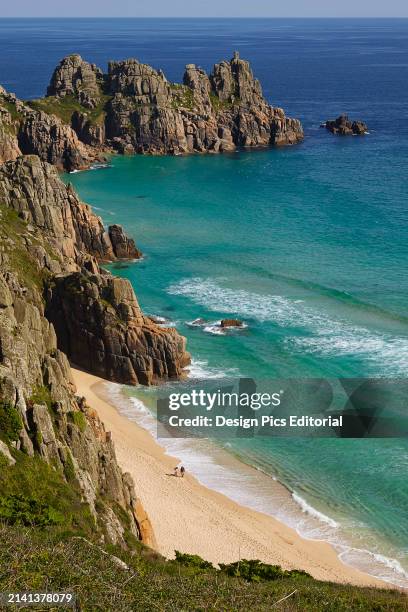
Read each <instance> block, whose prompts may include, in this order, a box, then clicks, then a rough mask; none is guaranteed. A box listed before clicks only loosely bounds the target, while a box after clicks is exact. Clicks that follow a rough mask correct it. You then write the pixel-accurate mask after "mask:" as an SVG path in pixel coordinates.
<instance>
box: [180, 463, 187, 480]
mask: <svg viewBox="0 0 408 612" xmlns="http://www.w3.org/2000/svg"><path fill="white" fill-rule="evenodd" d="M185 471H186V470H185V469H184V466H183V465H182V466H181V468H180V476H181V477H182V478H183V476H184V473H185Z"/></svg>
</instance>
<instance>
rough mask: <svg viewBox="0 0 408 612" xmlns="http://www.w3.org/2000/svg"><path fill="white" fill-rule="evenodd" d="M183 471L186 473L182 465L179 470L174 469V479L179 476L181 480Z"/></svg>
mask: <svg viewBox="0 0 408 612" xmlns="http://www.w3.org/2000/svg"><path fill="white" fill-rule="evenodd" d="M185 471H186V470H185V469H184V466H183V465H182V466H181V468H180V470H179V468H178V466H176V467H175V468H174V476H176V477H177V476H178V475H179V474H180V476H181V478H183V476H184V474H185Z"/></svg>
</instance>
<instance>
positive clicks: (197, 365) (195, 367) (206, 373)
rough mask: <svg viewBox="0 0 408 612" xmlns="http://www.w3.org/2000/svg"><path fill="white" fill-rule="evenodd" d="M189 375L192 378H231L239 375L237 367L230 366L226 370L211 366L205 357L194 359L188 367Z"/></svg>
mask: <svg viewBox="0 0 408 612" xmlns="http://www.w3.org/2000/svg"><path fill="white" fill-rule="evenodd" d="M186 370H187V372H188V377H189V378H190V379H192V380H210V379H214V380H215V379H221V378H231V377H237V376H239V375H240V374H239V372H238V369H237V368H228V369H226V370H217V369H215V368H210V367H209V365H208V362H207V361H205V360H203V359H201V360H200V359H192V360H191V364H190V365H189V366H187V368H186Z"/></svg>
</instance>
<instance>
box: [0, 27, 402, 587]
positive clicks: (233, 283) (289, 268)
mask: <svg viewBox="0 0 408 612" xmlns="http://www.w3.org/2000/svg"><path fill="white" fill-rule="evenodd" d="M234 49H238V50H239V51H240V53H241V56H242V57H244V58H246V59H249V60H250V61H251V62H252V66H253V70H254V72H255V74H256V76H257V77H258V78H259V79H260V81H261V83H262V86H263V89H264V93H265V95H266V97H267V98H268V99H269V100H270V102H271V103H273V104H274V105H277V106H282V107H284V108H285V110H286V111H287V113H288V114H291V115H293V116H296V117H299V118H300V119H301V120H302V121H303V123H304V126H305V135H306V138H305V141H304V143H303V144H301V145H298V146H296V147H291V148H285V149H279V150H263V151H256V152H238V153H235V154H231V155H224V156H192V157H188V158H180V157H176V158H170V157H164V158H151V157H135V158H119V157H116V158H113V160H112V167H111V168H108V169H105V170H100V171H91V172H84V173H78V174H75V175H70V176H69V180H70V181H72V182H73V183H74V185H75V186H76V188H77V189H78V191H79V193H80V195H81V197H82V198H83V199H84V200H85V201H87V202H89V203H90V204H92V205H94V206H95V207H96V208H97V211H98V212H99V214H101V215H102V217H103V219H104V221H106V222H107V223H110V222H117V223H122V224H123V225H125V226H126V228H127V229H128V230H129V231H130V233H131V234H132V235H133V236H134V238H135V239H136V241H137V243H138V245H139V246H140V247H141V249H142V250H143V252H144V253H145V254H146V258H145V260H144V261H143V262H141V263H139V264H135V265H130V266H129V267H122V268H121V269H117V270H114V271H115V273H120V274H121V275H124V276H127V277H128V278H129V279H130V280H131V281H132V283H133V284H134V286H135V289H136V291H137V295H138V297H139V300H140V302H141V305H142V306H143V308H144V309H145V311H146V312H150V313H154V314H157V315H162V316H165V317H167V318H170V319H171V320H172V321H174V322H175V323H176V325H177V327H178V328H179V329H180V331H181V332H182V333H183V334H184V335H186V336H187V337H188V342H189V349H190V351H191V353H192V355H193V357H194V360H195V363H196V371H199V370H200V369H201V371H204V372H207V373H208V374H211V375H215V374H217V375H222V374H223V373H225V375H228V374H231V373H235V374H238V373H239V374H242V375H246V376H258V377H263V378H268V377H273V376H283V377H285V376H294V375H297V376H316V375H318V376H327V377H337V376H394V377H405V376H406V373H407V367H408V307H407V295H408V275H407V263H408V240H407V238H408V231H407V220H408V219H407V217H408V215H407V201H408V183H407V180H406V178H407V161H408V127H407V126H408V121H407V119H408V105H407V98H408V96H407V94H408V79H407V77H408V20H323V19H322V20H284V19H282V20H232V21H228V20H150V19H146V20H129V19H127V20H125V19H123V20H122V19H121V20H80V21H77V20H64V21H58V20H38V21H32V20H27V21H24V20H23V21H15V20H3V22H1V23H0V83H1V84H3V85H4V86H5V87H6V88H7V89H9V90H11V91H15V93H16V94H17V95H18V96H20V97H23V98H32V97H38V96H40V95H42V94H43V93H44V91H45V89H46V86H47V83H48V80H49V76H50V74H51V72H52V70H53V68H54V66H55V64H56V63H57V61H58V60H59V59H60V58H61V57H63V56H64V55H66V54H67V53H72V52H79V53H80V54H81V55H82V56H83V57H84V58H85V59H87V60H89V61H93V62H95V63H97V64H99V65H100V66H101V67H106V63H107V61H108V60H109V59H123V58H126V57H131V56H133V57H137V58H138V59H139V60H140V61H143V62H146V63H150V64H152V65H153V66H155V67H161V68H163V69H164V71H165V73H166V75H167V77H168V78H169V79H170V80H176V81H180V80H181V79H182V74H183V69H184V65H185V64H186V63H191V62H195V63H197V64H199V65H201V66H202V67H204V68H206V69H210V68H211V66H212V64H213V63H215V62H217V61H219V60H220V59H223V58H225V57H227V58H228V57H230V56H231V55H232V52H233V50H234ZM344 111H346V112H348V113H349V114H350V116H352V117H355V118H361V119H364V120H365V121H366V122H367V124H368V126H369V130H370V134H369V135H367V136H365V137H361V138H344V139H342V138H336V137H333V136H332V135H330V134H328V133H327V132H326V131H325V130H322V129H320V128H319V124H320V122H321V121H322V120H324V119H326V118H329V117H333V116H336V115H337V114H339V113H340V112H344ZM222 316H238V317H240V318H243V319H244V320H245V321H246V322H247V323H248V328H247V330H246V331H245V332H243V333H240V334H233V335H225V336H220V335H216V334H214V333H211V331H214V329H213V328H212V327H211V322H214V321H216V320H218V319H220V318H221V317H222ZM196 317H203V318H205V319H207V320H208V321H209V322H210V325H209V326H208V327H209V329H208V330H207V331H204V330H203V329H199V328H191V327H189V326H188V324H187V323H188V322H189V321H191V320H192V319H194V318H196ZM234 450H235V451H236V452H238V454H239V455H240V456H241V457H242V458H243V459H244V460H245V461H247V462H249V463H252V464H254V465H256V466H258V467H260V468H262V469H263V470H264V471H266V472H267V473H270V474H275V475H278V476H279V478H280V479H281V480H282V481H283V482H284V483H285V484H287V485H288V486H289V488H290V489H291V490H294V491H296V494H297V495H299V496H301V497H302V498H304V499H305V500H306V501H307V502H308V503H309V504H311V505H312V506H314V507H315V508H317V509H318V510H319V511H320V512H322V513H324V514H325V515H327V516H329V517H331V518H333V519H334V520H335V521H337V523H339V525H340V527H341V528H335V529H334V532H335V533H332V534H331V537H332V539H333V538H335V537H339V538H340V537H344V538H346V539H347V538H348V541H349V542H351V543H352V544H353V545H354V546H355V547H358V548H367V549H369V550H370V551H372V552H374V553H377V554H383V555H385V556H386V557H388V558H394V559H397V560H398V561H399V563H400V564H401V565H402V566H403V567H404V568H405V569H406V570H407V569H408V561H407V551H408V514H407V508H408V485H407V478H406V475H407V469H408V446H407V443H406V441H405V440H386V441H384V440H376V441H374V440H371V441H370V440H368V441H366V440H365V441H361V440H360V441H359V440H339V441H327V440H326V441H322V440H320V441H319V440H313V441H312V440H301V439H299V440H292V441H289V442H288V441H286V442H282V441H279V442H278V441H273V442H271V441H270V440H256V441H250V442H247V443H244V442H240V444H239V445H235V449H234ZM326 527H327V523H326V526H325V529H326ZM326 535H327V534H326ZM353 555H354V556H353ZM357 557H358V554H357V553H356V552H355V551H354V552H353V554H352V553H349V556H348V557H347V560H348V561H349V562H351V561H352V562H354V563H357V562H358V559H357V560H356V558H357ZM378 560H379V558H377V562H378ZM388 564H389V565H392V563H390V562H388ZM364 566H365V567H366V568H367V556H366V558H365V565H364ZM394 566H395V567H394V569H395V568H397V570H398V567H399V566H397V565H396V564H394ZM384 567H385V566H384ZM400 570H401V568H400ZM376 571H377V572H380V573H381V570H378V564H377V568H376ZM386 571H387V572H388V574H387V575H388V577H390V575H391V573H392V571H393V568H392V567H390V568H388V570H385V569H384V572H386ZM396 576H399V579H400V580H403V579H404V577H403V575H402V574H401V571H400V573H399V574H398V571H397V572H395V576H394V578H395V577H396ZM405 579H406V577H405Z"/></svg>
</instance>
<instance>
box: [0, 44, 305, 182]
mask: <svg viewBox="0 0 408 612" xmlns="http://www.w3.org/2000/svg"><path fill="white" fill-rule="evenodd" d="M1 133H3V134H7V137H4V138H3V139H2V148H1V149H0V159H1V160H3V161H7V160H11V159H15V157H16V156H17V155H18V154H20V153H23V154H36V155H38V156H39V157H40V158H41V159H42V160H43V161H48V162H49V163H52V164H54V165H56V166H57V167H59V168H61V169H65V170H68V171H70V170H73V169H80V168H85V167H88V166H89V165H90V164H91V163H92V161H94V160H98V159H101V158H102V157H103V154H104V152H106V151H111V150H114V151H118V152H120V153H149V154H159V155H160V154H172V155H180V154H188V153H220V152H223V151H233V150H235V149H236V148H237V147H260V146H274V145H275V146H277V145H288V144H295V143H297V142H299V141H300V140H302V138H303V129H302V125H301V123H300V122H299V121H298V120H297V119H291V118H290V117H287V116H286V115H285V112H284V111H283V109H281V108H277V107H273V106H271V105H270V104H269V103H268V102H267V101H266V100H265V98H264V97H263V94H262V88H261V85H260V83H259V81H258V80H257V79H256V78H255V77H254V75H253V73H252V70H251V67H250V65H249V62H247V61H245V60H243V59H241V58H240V57H239V54H238V53H237V52H235V53H234V56H233V58H232V59H231V60H230V61H222V62H220V63H219V64H215V66H214V68H213V70H212V72H211V73H210V74H207V73H206V72H205V71H204V70H202V69H201V68H199V67H197V66H196V65H195V64H188V65H187V66H186V69H185V73H184V76H183V82H182V83H181V84H180V83H171V82H169V81H168V80H167V78H166V76H165V75H164V73H163V72H162V71H161V70H155V69H154V68H152V67H151V66H148V65H146V64H142V63H140V62H139V61H138V60H136V59H128V60H124V61H114V62H113V61H112V62H109V66H108V71H107V73H103V72H102V70H101V69H100V68H98V67H97V66H95V65H94V64H90V63H88V62H86V61H85V60H83V59H82V58H81V57H80V56H79V55H76V54H74V55H69V56H68V57H65V58H64V59H63V60H62V61H61V62H60V64H59V65H58V66H57V68H56V69H55V71H54V73H53V75H52V77H51V81H50V84H49V86H48V89H47V95H46V97H44V98H41V99H38V100H31V101H28V102H22V101H21V100H18V99H17V98H16V97H15V96H14V95H13V94H9V93H7V92H5V91H4V90H3V89H2V90H1V91H0V135H1Z"/></svg>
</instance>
